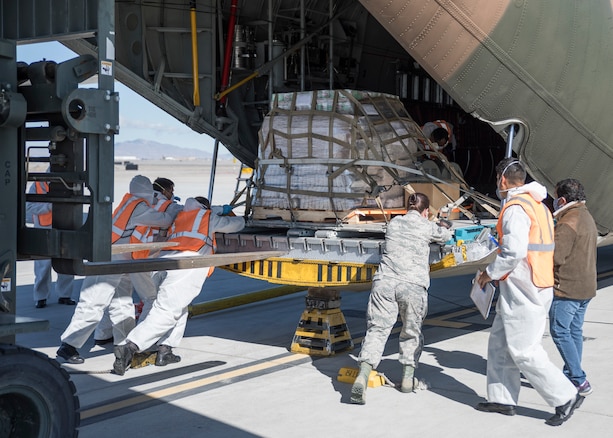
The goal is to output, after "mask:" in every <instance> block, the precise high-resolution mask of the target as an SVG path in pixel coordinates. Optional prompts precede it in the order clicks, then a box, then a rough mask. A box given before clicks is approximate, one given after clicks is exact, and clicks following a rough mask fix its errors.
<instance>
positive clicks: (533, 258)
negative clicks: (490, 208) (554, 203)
mask: <svg viewBox="0 0 613 438" xmlns="http://www.w3.org/2000/svg"><path fill="white" fill-rule="evenodd" d="M511 205H519V206H520V207H522V208H523V210H524V211H525V212H526V214H527V215H528V217H529V218H530V234H529V237H528V264H529V265H530V269H531V270H532V282H533V283H534V285H535V286H537V287H551V286H553V250H554V247H555V244H554V231H553V218H552V217H551V213H550V211H549V209H548V208H547V206H546V205H545V204H544V203H542V202H537V201H535V200H534V198H532V196H530V195H528V194H520V195H517V196H514V197H512V198H511V199H510V200H509V201H508V202H507V203H506V204H505V205H504V207H502V210H501V211H500V215H499V216H498V223H497V224H496V230H497V231H498V236H499V241H500V244H501V245H502V242H503V239H504V236H503V231H502V217H503V214H504V211H505V210H506V209H507V208H508V207H509V206H511Z"/></svg>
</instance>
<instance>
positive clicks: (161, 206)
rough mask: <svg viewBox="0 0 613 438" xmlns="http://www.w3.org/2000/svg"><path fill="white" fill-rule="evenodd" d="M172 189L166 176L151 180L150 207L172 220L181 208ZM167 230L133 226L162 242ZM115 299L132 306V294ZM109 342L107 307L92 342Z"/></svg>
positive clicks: (150, 239)
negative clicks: (151, 196)
mask: <svg viewBox="0 0 613 438" xmlns="http://www.w3.org/2000/svg"><path fill="white" fill-rule="evenodd" d="M174 191H175V183H174V182H173V181H172V180H170V179H168V178H161V177H160V178H156V179H155V181H153V203H152V207H153V209H154V210H156V211H163V212H166V213H169V214H170V215H171V216H172V220H173V221H174V219H175V218H176V217H177V214H179V212H180V211H181V210H183V206H182V205H181V204H179V203H177V201H180V199H179V198H177V197H176V196H174ZM167 232H168V229H167V228H158V227H147V226H143V225H140V226H138V227H136V228H135V230H134V233H133V235H134V234H135V233H137V234H138V235H140V234H143V233H144V234H147V233H148V236H144V240H146V241H147V242H163V241H165V240H166V238H167ZM139 253H140V251H139V252H136V253H133V255H134V254H139ZM158 255H159V251H157V252H152V253H151V254H149V251H145V252H144V253H142V254H140V256H141V258H142V257H145V256H149V257H157V256H158ZM142 275H147V276H148V275H150V274H149V273H145V274H142ZM145 284H146V285H148V284H149V283H145ZM137 293H138V291H137ZM145 293H146V292H145ZM115 299H121V300H127V303H126V304H125V305H126V306H132V296H128V295H127V294H126V295H125V296H122V297H119V298H115ZM144 304H145V303H144V302H143V301H141V302H140V303H139V306H138V308H139V309H141V310H140V312H139V311H137V312H136V318H137V319H141V317H142V316H143V313H142V311H143V310H144V311H145V312H148V311H149V309H150V306H148V308H147V309H144ZM149 304H153V303H151V302H150V303H149ZM111 342H113V324H112V322H111V319H110V318H109V315H108V309H107V311H105V312H104V315H103V317H102V320H101V321H100V323H99V324H98V326H97V327H96V331H95V332H94V344H96V345H106V344H109V343H111Z"/></svg>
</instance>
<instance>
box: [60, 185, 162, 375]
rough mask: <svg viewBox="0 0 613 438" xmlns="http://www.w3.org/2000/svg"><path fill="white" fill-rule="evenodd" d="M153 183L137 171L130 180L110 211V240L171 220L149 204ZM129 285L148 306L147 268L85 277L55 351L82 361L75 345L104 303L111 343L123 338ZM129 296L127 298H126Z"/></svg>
mask: <svg viewBox="0 0 613 438" xmlns="http://www.w3.org/2000/svg"><path fill="white" fill-rule="evenodd" d="M152 202H153V186H152V184H151V181H150V180H149V178H147V177H145V176H142V175H137V176H135V177H134V178H132V181H130V192H129V193H127V194H126V195H125V196H124V197H123V199H122V201H121V203H120V204H119V205H118V206H117V208H116V209H115V211H114V212H113V222H112V227H113V228H112V243H113V244H122V243H137V242H138V240H137V239H136V238H135V237H134V235H133V234H134V229H135V228H136V227H137V226H146V227H160V228H167V227H169V226H170V224H171V223H172V219H173V218H172V216H171V215H170V214H169V213H165V212H161V211H156V210H154V209H153V207H151V203H152ZM131 258H132V254H131V253H120V254H114V255H113V256H112V260H130V259H131ZM133 287H134V289H136V291H137V293H138V294H139V296H140V298H141V299H142V300H143V302H144V306H143V314H146V312H148V311H149V309H151V306H152V304H153V301H154V300H155V294H156V288H155V285H154V284H153V280H152V278H151V275H150V274H149V273H147V272H139V273H134V274H106V275H94V276H90V277H86V278H85V280H84V281H83V285H82V287H81V294H80V296H79V303H78V304H77V307H76V309H75V313H74V315H73V316H72V320H71V321H70V324H69V325H68V327H67V328H66V330H65V331H64V333H62V335H61V340H62V344H61V346H60V348H59V349H58V350H57V355H58V356H59V357H61V358H63V359H65V360H66V361H67V362H69V363H72V364H80V363H83V362H84V359H83V357H81V356H80V355H79V352H78V351H77V348H81V347H82V346H83V345H84V344H85V342H86V341H87V339H88V338H89V337H90V335H91V334H92V332H93V331H94V330H95V328H96V325H97V324H98V323H99V322H100V320H101V319H102V315H103V313H104V311H105V309H106V308H107V307H108V311H109V317H110V319H111V322H112V324H113V338H114V342H115V343H120V342H122V341H123V340H125V338H126V336H127V334H128V333H129V332H130V330H132V329H133V328H134V325H135V320H134V304H133V302H132V292H133ZM126 297H129V298H126Z"/></svg>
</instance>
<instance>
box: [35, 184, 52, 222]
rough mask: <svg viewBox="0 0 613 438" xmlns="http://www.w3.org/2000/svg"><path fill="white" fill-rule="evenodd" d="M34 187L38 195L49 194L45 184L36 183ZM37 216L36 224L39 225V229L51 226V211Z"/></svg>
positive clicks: (47, 185) (47, 186)
mask: <svg viewBox="0 0 613 438" xmlns="http://www.w3.org/2000/svg"><path fill="white" fill-rule="evenodd" d="M34 186H35V187H36V193H37V194H39V195H44V194H45V193H49V184H48V183H46V182H40V181H36V182H35V183H34ZM37 216H38V223H39V224H40V226H41V227H49V226H51V224H52V222H53V213H52V212H51V211H49V212H47V213H42V214H39V215H37Z"/></svg>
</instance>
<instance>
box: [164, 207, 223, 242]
mask: <svg viewBox="0 0 613 438" xmlns="http://www.w3.org/2000/svg"><path fill="white" fill-rule="evenodd" d="M210 217H211V210H204V209H197V210H190V211H181V212H179V214H178V215H177V218H176V219H175V221H174V223H173V224H172V233H171V234H170V236H169V237H168V242H177V243H178V245H177V246H173V247H172V248H171V249H172V250H173V251H199V250H200V249H201V248H202V247H203V246H204V245H209V246H211V247H212V248H213V252H215V250H216V249H217V244H216V242H215V237H213V239H211V238H210V237H209V219H210Z"/></svg>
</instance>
